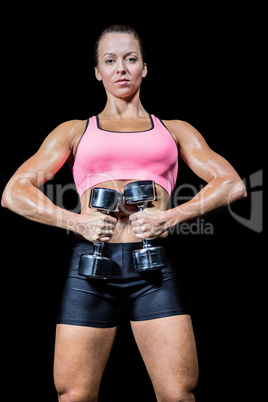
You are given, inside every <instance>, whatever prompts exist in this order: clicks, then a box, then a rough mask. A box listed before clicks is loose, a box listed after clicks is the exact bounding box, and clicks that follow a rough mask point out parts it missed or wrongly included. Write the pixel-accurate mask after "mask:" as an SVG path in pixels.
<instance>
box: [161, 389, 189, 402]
mask: <svg viewBox="0 0 268 402" xmlns="http://www.w3.org/2000/svg"><path fill="white" fill-rule="evenodd" d="M157 401H159V402H195V396H194V394H193V393H192V392H186V391H183V390H182V391H181V390H178V391H177V392H176V391H175V392H174V391H173V392H172V390H169V391H168V392H166V393H165V395H161V396H160V397H158V398H157Z"/></svg>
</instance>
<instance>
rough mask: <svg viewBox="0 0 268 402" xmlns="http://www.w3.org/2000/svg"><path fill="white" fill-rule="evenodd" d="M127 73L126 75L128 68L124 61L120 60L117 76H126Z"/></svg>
mask: <svg viewBox="0 0 268 402" xmlns="http://www.w3.org/2000/svg"><path fill="white" fill-rule="evenodd" d="M125 73H126V67H125V65H124V61H123V60H120V59H119V60H118V63H117V74H125Z"/></svg>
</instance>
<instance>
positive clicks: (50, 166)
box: [13, 120, 85, 187]
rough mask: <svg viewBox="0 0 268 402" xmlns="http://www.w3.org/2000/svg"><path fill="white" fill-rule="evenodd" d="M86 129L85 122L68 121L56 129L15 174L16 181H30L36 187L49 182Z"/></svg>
mask: <svg viewBox="0 0 268 402" xmlns="http://www.w3.org/2000/svg"><path fill="white" fill-rule="evenodd" d="M84 128H85V122H84V121H78V120H73V121H68V122H65V123H62V124H61V125H59V126H58V127H57V128H55V129H54V130H53V131H52V132H51V133H50V134H49V135H48V136H47V137H46V139H45V140H44V142H43V143H42V145H41V146H40V148H39V149H38V151H37V152H36V153H35V154H34V155H33V156H32V157H31V158H29V159H28V160H27V161H26V162H24V163H23V164H22V165H21V166H20V167H19V169H18V170H17V171H16V172H15V174H14V176H13V178H14V179H16V180H22V181H23V180H24V181H30V182H31V183H32V184H34V185H35V186H36V187H39V186H41V185H42V184H44V183H45V182H46V181H47V180H49V179H50V178H51V177H52V176H53V175H54V174H55V173H56V172H57V171H58V170H59V169H60V168H61V167H62V165H63V164H64V163H65V161H66V160H67V158H68V157H69V155H70V154H71V152H72V149H73V146H74V144H75V142H76V140H77V138H80V137H81V135H82V133H83V131H84Z"/></svg>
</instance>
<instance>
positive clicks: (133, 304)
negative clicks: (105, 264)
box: [57, 239, 188, 328]
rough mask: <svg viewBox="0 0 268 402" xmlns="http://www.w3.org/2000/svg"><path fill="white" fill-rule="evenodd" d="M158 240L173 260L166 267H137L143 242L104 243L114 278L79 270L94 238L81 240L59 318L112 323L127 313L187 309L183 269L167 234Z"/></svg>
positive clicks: (141, 315) (142, 316)
mask: <svg viewBox="0 0 268 402" xmlns="http://www.w3.org/2000/svg"><path fill="white" fill-rule="evenodd" d="M154 245H162V246H164V247H165V249H166V254H167V257H168V265H167V267H166V268H163V269H161V270H157V271H156V270H155V271H150V272H148V271H147V272H144V273H143V272H142V273H137V272H135V270H134V267H133V261H132V252H133V250H136V249H139V248H141V247H142V243H105V245H104V249H103V255H104V256H105V257H108V258H112V259H113V266H112V270H111V271H112V272H111V278H110V279H109V280H101V279H87V278H86V277H84V276H81V275H79V274H78V265H79V259H80V255H81V254H91V253H92V250H93V244H92V243H90V242H88V241H86V240H76V241H75V244H74V247H73V252H72V258H71V262H70V267H69V271H68V275H67V278H66V281H65V284H64V288H63V294H62V298H61V303H60V308H59V312H58V319H57V323H58V324H69V325H82V326H89V327H99V328H109V327H115V326H117V325H118V324H119V322H120V319H122V317H127V319H129V320H131V321H143V320H151V319H155V318H161V317H168V316H172V315H180V314H188V313H187V310H186V308H185V305H184V303H183V301H182V290H181V283H180V279H179V270H178V268H177V267H176V259H175V263H174V262H172V261H171V258H169V256H170V251H171V250H169V242H168V239H157V241H155V242H154Z"/></svg>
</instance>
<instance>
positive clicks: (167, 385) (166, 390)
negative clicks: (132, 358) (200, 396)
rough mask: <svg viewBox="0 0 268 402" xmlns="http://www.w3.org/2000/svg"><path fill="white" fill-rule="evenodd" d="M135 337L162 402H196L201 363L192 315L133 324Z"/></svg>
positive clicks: (134, 322) (158, 398) (158, 397)
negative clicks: (198, 358) (195, 396)
mask: <svg viewBox="0 0 268 402" xmlns="http://www.w3.org/2000/svg"><path fill="white" fill-rule="evenodd" d="M131 326H132V330H133V335H134V337H135V340H136V342H137V345H138V348H139V350H140V353H141V355H142V358H143V360H144V363H145V366H146V368H147V370H148V373H149V376H150V378H151V380H152V383H153V387H154V390H155V393H156V397H157V401H158V402H194V401H195V398H194V395H193V393H192V391H193V389H194V388H195V387H196V384H197V379H198V363H197V353H196V346H195V339H194V334H193V329H192V323H191V318H190V316H188V315H177V316H172V317H165V318H158V319H153V320H148V321H132V322H131Z"/></svg>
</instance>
